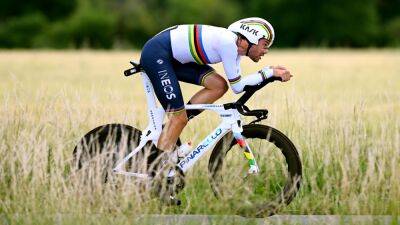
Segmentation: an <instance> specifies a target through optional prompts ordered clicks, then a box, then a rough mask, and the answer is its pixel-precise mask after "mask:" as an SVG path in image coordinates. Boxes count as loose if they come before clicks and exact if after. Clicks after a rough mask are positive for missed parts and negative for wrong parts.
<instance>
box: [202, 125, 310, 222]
mask: <svg viewBox="0 0 400 225" xmlns="http://www.w3.org/2000/svg"><path fill="white" fill-rule="evenodd" d="M242 135H243V136H244V137H245V138H246V141H247V143H248V144H249V146H250V148H251V150H252V151H253V154H254V157H255V159H256V162H257V164H258V167H259V169H260V171H259V172H258V173H257V174H249V173H248V169H249V164H248V161H247V160H246V159H245V157H244V154H243V150H242V149H241V148H240V146H239V145H238V144H237V143H236V140H235V139H234V137H233V134H232V132H229V133H227V134H226V135H225V136H224V137H223V138H222V139H221V140H220V141H219V142H218V143H217V144H216V146H215V148H214V149H213V151H212V154H211V157H210V161H209V164H208V170H209V173H210V184H211V187H212V189H213V191H214V194H215V195H216V197H217V198H219V199H221V200H223V201H227V202H229V204H230V205H231V207H232V208H233V209H234V210H236V212H237V213H238V214H240V215H243V216H256V217H264V216H270V215H273V214H275V213H276V212H277V210H278V209H279V208H280V207H281V206H282V205H287V204H289V203H290V202H291V201H292V200H293V198H294V197H295V195H296V193H297V191H298V190H299V188H300V183H301V176H302V166H301V161H300V157H299V154H298V152H297V150H296V147H295V146H294V144H293V143H292V142H291V141H290V140H289V138H287V137H286V136H285V135H284V134H282V133H281V132H280V131H278V130H276V129H274V128H272V127H269V126H266V125H260V124H251V125H245V126H243V132H242Z"/></svg>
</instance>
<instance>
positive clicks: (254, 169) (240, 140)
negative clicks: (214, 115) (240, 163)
mask: <svg viewBox="0 0 400 225" xmlns="http://www.w3.org/2000/svg"><path fill="white" fill-rule="evenodd" d="M233 136H234V137H235V139H236V142H237V144H238V145H239V146H240V148H241V149H242V150H243V153H244V157H246V159H247V161H248V163H249V167H250V168H249V170H248V174H256V173H258V172H259V171H260V169H259V168H258V165H257V162H256V159H255V158H254V154H253V152H252V151H251V149H250V146H249V144H248V143H247V141H246V139H245V138H244V137H243V135H242V134H241V133H239V132H234V133H233Z"/></svg>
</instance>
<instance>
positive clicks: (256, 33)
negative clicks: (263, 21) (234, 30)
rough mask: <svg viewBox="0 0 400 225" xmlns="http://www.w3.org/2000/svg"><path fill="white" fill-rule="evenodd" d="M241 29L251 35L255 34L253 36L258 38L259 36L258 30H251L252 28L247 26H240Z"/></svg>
mask: <svg viewBox="0 0 400 225" xmlns="http://www.w3.org/2000/svg"><path fill="white" fill-rule="evenodd" d="M240 29H242V30H245V31H247V32H249V33H253V35H256V36H257V35H258V30H256V29H254V28H252V29H250V26H248V25H246V24H242V25H240Z"/></svg>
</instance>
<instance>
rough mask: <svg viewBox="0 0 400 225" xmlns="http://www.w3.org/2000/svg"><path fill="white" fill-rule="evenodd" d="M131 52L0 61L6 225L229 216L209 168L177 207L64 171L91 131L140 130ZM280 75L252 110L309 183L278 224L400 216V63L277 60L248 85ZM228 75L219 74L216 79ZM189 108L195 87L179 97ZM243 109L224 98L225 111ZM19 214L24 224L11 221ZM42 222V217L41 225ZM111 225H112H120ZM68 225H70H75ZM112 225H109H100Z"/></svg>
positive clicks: (0, 203) (286, 54)
mask: <svg viewBox="0 0 400 225" xmlns="http://www.w3.org/2000/svg"><path fill="white" fill-rule="evenodd" d="M131 59H135V60H138V59H139V55H138V54H137V53H132V52H114V51H111V52H103V51H78V52H76V51H67V52H52V51H50V52H47V51H28V52H26V51H1V52H0V78H1V79H0V215H1V218H0V219H2V221H6V223H7V221H8V222H12V221H19V222H26V221H33V222H32V223H35V221H36V222H37V221H39V222H40V223H44V222H46V221H53V220H52V219H51V218H50V219H49V217H48V216H49V215H54V214H57V213H65V214H68V215H74V216H75V217H76V218H84V217H85V215H87V214H98V213H106V214H110V215H114V216H118V215H123V216H125V217H129V218H130V217H135V215H137V214H144V213H177V214H233V213H234V212H233V211H230V210H229V209H228V208H229V207H228V206H226V205H225V204H224V203H222V202H219V201H216V199H215V198H214V196H213V194H212V191H211V188H210V187H209V184H208V181H207V180H208V177H207V170H206V168H207V162H208V160H207V159H204V160H202V162H201V163H200V165H199V166H198V167H196V168H195V169H194V170H193V171H192V172H190V173H189V174H188V177H187V179H188V180H190V181H191V183H190V184H189V185H187V187H186V188H185V190H184V191H183V193H182V194H181V196H183V198H184V199H185V205H183V206H181V207H165V206H159V204H158V202H157V201H147V202H143V201H141V200H140V199H139V198H138V197H137V192H136V191H135V190H134V188H132V187H131V186H130V185H129V183H130V182H129V180H125V181H124V184H125V185H124V186H123V187H122V188H120V189H118V190H115V188H114V187H111V186H105V187H104V186H101V185H98V186H94V187H93V186H91V187H89V186H85V182H84V181H82V179H76V177H75V176H73V172H71V171H70V170H69V169H68V168H69V165H70V162H71V160H72V149H73V147H74V145H75V144H76V142H77V141H78V140H79V139H80V137H81V136H83V135H84V134H85V133H86V132H88V131H89V130H90V129H92V128H94V127H96V126H98V125H102V124H106V123H111V122H118V123H126V124H131V125H133V126H135V127H138V128H140V129H143V128H144V127H145V126H146V123H147V117H146V110H145V109H146V106H145V104H146V102H145V99H144V93H143V88H142V83H141V80H140V77H139V76H134V77H130V78H125V77H124V76H123V75H122V71H123V70H124V69H126V68H127V67H128V66H129V60H131ZM277 64H281V65H285V66H287V67H288V68H289V69H290V70H291V71H292V73H293V74H294V77H293V79H292V80H291V81H290V82H288V83H280V82H276V83H273V84H271V85H269V86H267V87H266V88H265V90H263V91H261V92H260V93H258V94H256V95H255V97H254V99H253V100H250V101H249V104H248V105H249V106H250V107H251V108H268V109H269V111H270V118H269V119H268V120H266V121H264V122H263V123H264V124H268V125H270V126H273V127H276V128H278V129H279V130H281V131H282V132H284V133H285V134H286V135H287V136H288V137H290V139H291V140H292V141H293V142H294V143H295V145H296V147H297V148H298V150H299V152H300V156H301V159H302V161H303V174H304V176H303V183H302V188H301V190H300V193H299V194H298V196H297V197H296V198H295V200H294V201H293V202H292V203H291V204H290V205H289V206H288V207H286V208H284V209H283V211H282V212H281V213H283V214H342V215H343V214H357V215H364V214H374V215H375V214H379V215H381V214H385V215H395V216H398V215H399V214H400V175H399V174H400V76H399V75H400V51H398V50H379V51H378V50H357V51H351V50H278V51H271V52H270V53H269V55H267V56H266V57H265V58H264V59H263V60H262V61H261V62H260V63H258V64H254V63H252V62H250V61H248V60H243V62H242V68H243V69H242V70H243V74H247V73H250V72H253V71H255V70H257V69H260V68H262V66H263V65H277ZM215 68H216V69H217V71H220V72H221V73H223V71H222V67H221V66H216V67H215ZM182 89H183V93H184V97H185V101H187V100H189V98H190V96H191V95H192V94H194V93H195V92H196V91H197V90H199V87H195V86H192V85H186V84H183V85H182ZM236 98H237V96H235V95H234V94H232V93H228V94H227V95H226V96H224V97H223V98H222V99H221V100H219V101H218V102H228V101H233V100H235V99H236ZM217 122H218V118H216V116H215V115H213V114H212V113H211V112H205V113H203V114H202V115H200V116H199V117H198V118H197V119H195V120H193V121H191V122H190V123H189V124H188V127H187V128H185V130H184V134H183V135H182V136H181V137H182V138H183V139H184V140H187V139H192V140H193V141H194V142H196V141H200V140H201V138H202V137H204V136H205V135H206V134H207V133H208V132H210V131H211V129H212V128H213V127H215V126H216V125H217ZM16 214H22V215H24V216H22V217H18V219H17V220H14V219H15V218H14V216H13V215H16ZM46 216H47V217H46ZM117 221H118V220H115V221H114V222H117ZM71 223H73V222H71ZM105 223H106V222H105Z"/></svg>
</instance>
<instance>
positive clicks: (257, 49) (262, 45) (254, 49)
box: [249, 38, 269, 62]
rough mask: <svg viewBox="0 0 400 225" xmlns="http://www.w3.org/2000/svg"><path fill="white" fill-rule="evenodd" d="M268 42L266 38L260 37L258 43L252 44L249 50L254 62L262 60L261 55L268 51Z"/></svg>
mask: <svg viewBox="0 0 400 225" xmlns="http://www.w3.org/2000/svg"><path fill="white" fill-rule="evenodd" d="M268 50H269V49H268V42H267V40H266V39H264V38H263V39H260V40H259V41H258V44H257V45H253V46H251V48H250V50H249V57H250V59H251V60H253V61H254V62H258V61H260V59H261V57H262V56H263V55H265V54H267V52H268Z"/></svg>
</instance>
